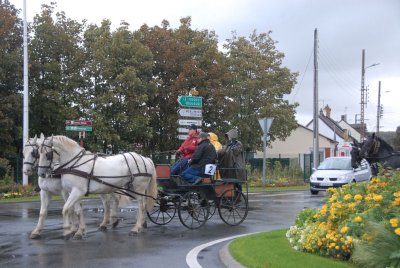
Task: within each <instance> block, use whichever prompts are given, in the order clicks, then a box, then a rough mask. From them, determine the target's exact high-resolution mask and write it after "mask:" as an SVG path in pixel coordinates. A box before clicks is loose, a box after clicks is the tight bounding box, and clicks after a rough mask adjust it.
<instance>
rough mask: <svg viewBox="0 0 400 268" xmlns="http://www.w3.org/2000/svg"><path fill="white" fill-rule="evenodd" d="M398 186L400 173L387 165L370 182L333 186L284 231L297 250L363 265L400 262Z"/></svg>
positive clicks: (398, 263) (384, 264) (396, 265)
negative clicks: (316, 205) (320, 203)
mask: <svg viewBox="0 0 400 268" xmlns="http://www.w3.org/2000/svg"><path fill="white" fill-rule="evenodd" d="M399 186H400V172H393V171H387V170H384V171H383V172H382V173H381V174H380V176H379V177H377V178H374V179H372V181H371V182H370V183H360V184H350V185H346V186H344V187H342V188H336V189H333V188H332V189H329V190H328V193H327V196H326V197H325V204H324V205H323V206H322V207H321V208H320V209H304V210H303V211H301V212H300V213H299V215H298V216H297V218H296V221H295V225H294V226H292V227H291V228H290V229H289V230H288V232H287V234H286V236H287V238H288V239H289V242H290V244H291V245H292V247H293V248H294V249H296V250H300V251H305V252H309V253H315V254H319V255H323V256H329V257H333V258H336V259H341V260H351V261H352V262H354V263H355V264H356V265H359V266H362V267H399V265H400V224H399V221H400V187H399ZM385 241H386V242H385ZM387 241H391V243H390V244H391V245H387V244H388V243H387Z"/></svg>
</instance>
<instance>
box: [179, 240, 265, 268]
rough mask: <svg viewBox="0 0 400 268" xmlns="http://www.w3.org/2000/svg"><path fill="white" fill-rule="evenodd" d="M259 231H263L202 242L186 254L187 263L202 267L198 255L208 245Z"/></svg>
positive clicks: (192, 267) (194, 267)
mask: <svg viewBox="0 0 400 268" xmlns="http://www.w3.org/2000/svg"><path fill="white" fill-rule="evenodd" d="M258 233H261V232H254V233H249V234H241V235H234V236H230V237H225V238H221V239H218V240H214V241H211V242H208V243H205V244H202V245H200V246H197V247H195V248H193V249H192V250H191V251H189V253H188V254H187V255H186V263H187V265H189V267H190V268H202V267H203V266H201V265H200V263H199V262H198V261H197V255H199V253H200V252H201V251H202V250H203V249H205V248H206V247H211V246H213V245H215V244H218V243H221V242H224V241H227V240H230V239H235V238H238V237H242V236H246V235H252V234H258Z"/></svg>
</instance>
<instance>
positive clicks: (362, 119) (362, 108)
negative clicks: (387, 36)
mask: <svg viewBox="0 0 400 268" xmlns="http://www.w3.org/2000/svg"><path fill="white" fill-rule="evenodd" d="M377 65H379V63H374V64H371V65H369V66H367V67H365V49H363V50H362V65H361V119H360V141H361V142H362V141H363V140H364V136H365V125H364V106H365V104H366V101H365V87H364V80H365V70H366V69H368V68H371V67H374V66H377Z"/></svg>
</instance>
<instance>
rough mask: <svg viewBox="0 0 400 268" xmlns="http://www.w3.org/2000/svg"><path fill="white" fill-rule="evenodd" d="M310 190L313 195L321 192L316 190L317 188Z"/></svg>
mask: <svg viewBox="0 0 400 268" xmlns="http://www.w3.org/2000/svg"><path fill="white" fill-rule="evenodd" d="M310 192H311V194H312V195H317V194H318V193H319V191H316V190H310Z"/></svg>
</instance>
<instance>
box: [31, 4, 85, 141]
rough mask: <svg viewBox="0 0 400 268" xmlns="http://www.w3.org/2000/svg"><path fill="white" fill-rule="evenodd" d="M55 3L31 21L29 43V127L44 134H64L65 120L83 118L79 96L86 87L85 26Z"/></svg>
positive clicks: (44, 6)
mask: <svg viewBox="0 0 400 268" xmlns="http://www.w3.org/2000/svg"><path fill="white" fill-rule="evenodd" d="M55 7H56V6H55V4H54V3H52V4H51V5H43V6H42V10H41V13H40V14H39V15H36V16H35V18H34V22H33V26H32V28H33V34H34V36H33V38H32V41H31V43H30V66H31V68H30V93H31V105H30V106H31V109H30V111H31V112H30V119H31V120H30V122H31V123H30V125H31V129H32V130H33V132H36V133H39V132H44V133H45V134H47V135H51V134H61V133H63V132H64V128H65V120H67V119H77V118H80V117H81V116H82V111H81V109H80V107H79V103H80V94H81V93H82V90H83V88H84V87H85V84H84V79H83V77H82V75H81V70H82V68H83V64H84V53H83V48H82V33H83V28H84V25H83V24H81V23H79V22H77V21H74V20H71V19H69V18H67V17H66V16H65V13H64V12H57V13H55V14H54V9H55Z"/></svg>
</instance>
